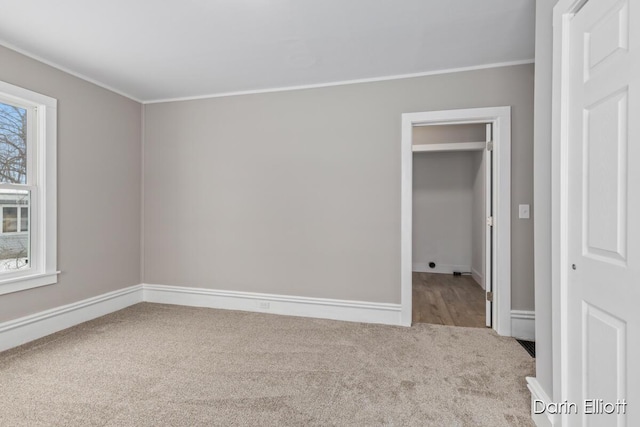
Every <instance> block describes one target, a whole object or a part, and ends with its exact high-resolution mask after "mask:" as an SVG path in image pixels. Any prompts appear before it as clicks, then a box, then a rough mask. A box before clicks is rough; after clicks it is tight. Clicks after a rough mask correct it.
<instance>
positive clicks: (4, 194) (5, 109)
mask: <svg viewBox="0 0 640 427" xmlns="http://www.w3.org/2000/svg"><path fill="white" fill-rule="evenodd" d="M56 104H57V102H56V100H55V99H52V98H49V97H48V96H45V95H41V94H38V93H35V92H32V91H29V90H26V89H23V88H20V87H17V86H13V85H10V84H8V83H4V82H0V294H6V293H9V292H16V291H20V290H24V289H29V288H33V287H37V286H45V285H50V284H53V283H56V281H57V274H58V272H57V266H56V259H57V257H56V114H57V113H56Z"/></svg>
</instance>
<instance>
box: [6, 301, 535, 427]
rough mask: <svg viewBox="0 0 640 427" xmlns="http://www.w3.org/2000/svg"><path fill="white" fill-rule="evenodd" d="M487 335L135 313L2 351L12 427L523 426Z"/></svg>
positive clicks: (517, 358) (506, 348) (158, 308)
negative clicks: (233, 426)
mask: <svg viewBox="0 0 640 427" xmlns="http://www.w3.org/2000/svg"><path fill="white" fill-rule="evenodd" d="M533 373H534V361H533V359H532V358H530V357H529V355H528V354H527V353H526V352H525V350H524V349H523V348H521V347H520V345H519V344H518V343H517V342H516V341H515V340H513V339H511V338H502V337H499V336H497V335H496V334H495V333H494V332H492V331H491V330H488V329H477V328H461V327H452V326H438V325H426V324H419V325H416V326H413V327H412V328H402V327H391V326H378V325H366V324H359V323H347V322H337V321H330V320H317V319H306V318H299V317H285V316H275V315H269V314H258V313H245V312H237V311H224V310H213V309H205V308H188V307H179V306H169V305H159V304H147V303H145V304H138V305H136V306H133V307H130V308H128V309H125V310H122V311H120V312H117V313H113V314H111V315H108V316H105V317H103V318H100V319H97V320H94V321H91V322H88V323H85V324H82V325H79V326H77V327H74V328H71V329H68V330H66V331H62V332H59V333H57V334H55V335H51V336H49V337H46V338H43V339H41V340H38V341H35V342H32V343H30V344H27V345H24V346H22V347H19V348H16V349H13V350H9V351H7V352H4V353H0V407H1V408H0V425H1V426H3V427H7V426H30V427H31V426H42V425H46V426H165V425H166V426H214V425H215V426H230V425H246V426H270V425H285V426H287V425H299V426H330V425H348V426H377V425H388V426H405V425H406V426H492V427H493V426H530V425H532V423H531V422H530V420H529V394H528V392H527V389H526V386H525V376H527V375H533Z"/></svg>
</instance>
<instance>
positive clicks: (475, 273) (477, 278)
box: [471, 267, 486, 289]
mask: <svg viewBox="0 0 640 427" xmlns="http://www.w3.org/2000/svg"><path fill="white" fill-rule="evenodd" d="M471 277H473V280H475V281H476V282H477V283H478V285H480V286H481V287H482V289H486V287H485V284H484V277H482V273H481V272H479V271H478V270H476V269H475V268H473V267H472V268H471Z"/></svg>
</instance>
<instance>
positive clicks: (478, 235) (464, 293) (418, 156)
mask: <svg viewBox="0 0 640 427" xmlns="http://www.w3.org/2000/svg"><path fill="white" fill-rule="evenodd" d="M490 141H491V124H485V123H477V124H454V125H439V124H434V125H427V126H416V127H414V129H413V145H412V150H413V222H412V224H413V227H412V229H413V231H412V250H413V253H412V259H413V265H412V271H413V273H412V285H413V295H412V297H413V301H412V320H413V323H432V324H440V325H450V326H466V327H485V326H486V327H491V322H492V318H491V317H492V316H491V306H490V305H491V303H490V302H488V301H486V293H485V277H486V276H487V274H490V273H491V270H490V268H487V263H488V262H489V265H490V259H487V258H488V257H490V256H491V253H490V251H487V250H486V248H487V246H490V243H491V242H487V237H489V238H490V233H489V232H490V228H489V226H488V225H487V222H486V219H487V218H488V217H490V216H491V209H490V207H491V203H490V198H491V196H492V191H491V180H490V179H489V180H488V179H487V178H490V177H491V173H490V172H489V171H487V169H490V168H491V163H490V160H491V151H490V145H489V142H490ZM487 201H489V203H487Z"/></svg>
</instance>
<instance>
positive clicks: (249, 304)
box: [0, 284, 401, 351]
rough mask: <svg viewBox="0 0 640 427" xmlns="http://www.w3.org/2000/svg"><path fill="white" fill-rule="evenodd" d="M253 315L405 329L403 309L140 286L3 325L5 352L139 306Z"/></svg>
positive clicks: (1, 334) (1, 337)
mask: <svg viewBox="0 0 640 427" xmlns="http://www.w3.org/2000/svg"><path fill="white" fill-rule="evenodd" d="M143 301H144V302H152V303H162V304H176V305H185V306H193V307H209V308H219V309H227V310H242V311H254V312H260V313H273V314H281V315H289V316H301V317H315V318H320V319H333V320H345V321H350V322H364V323H381V324H385V325H401V319H400V317H401V309H400V304H387V303H374V302H362V301H348V300H336V299H326V298H307V297H295V296H287V295H274V294H259V293H252V292H235V291H219V290H213V289H204V288H186V287H179V286H165V285H147V284H144V285H136V286H131V287H129V288H125V289H120V290H117V291H114V292H109V293H106V294H103V295H99V296H96V297H93V298H89V299H86V300H83V301H78V302H75V303H72V304H68V305H64V306H62V307H57V308H53V309H51V310H46V311H42V312H40V313H36V314H33V315H30V316H25V317H22V318H19V319H15V320H11V321H8V322H5V323H1V324H0V351H4V350H8V349H10V348H13V347H17V346H19V345H22V344H25V343H27V342H29V341H33V340H36V339H38V338H42V337H44V336H47V335H50V334H53V333H55V332H58V331H61V330H63V329H67V328H70V327H71V326H75V325H78V324H80V323H83V322H86V321H89V320H92V319H95V318H97V317H101V316H104V315H106V314H109V313H113V312H114V311H118V310H121V309H123V308H126V307H129V306H131V305H134V304H137V303H140V302H143Z"/></svg>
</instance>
